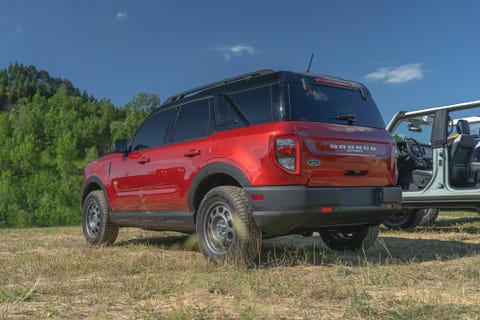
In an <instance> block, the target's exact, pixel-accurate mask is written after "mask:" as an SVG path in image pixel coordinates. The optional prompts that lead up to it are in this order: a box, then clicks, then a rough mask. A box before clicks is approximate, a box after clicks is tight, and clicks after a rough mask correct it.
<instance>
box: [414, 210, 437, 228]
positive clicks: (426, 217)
mask: <svg viewBox="0 0 480 320" xmlns="http://www.w3.org/2000/svg"><path fill="white" fill-rule="evenodd" d="M423 211H424V213H423V216H422V219H421V220H420V222H419V223H418V225H419V226H429V225H431V224H432V223H433V222H434V221H435V220H436V219H437V217H438V214H439V213H440V209H437V208H429V209H423Z"/></svg>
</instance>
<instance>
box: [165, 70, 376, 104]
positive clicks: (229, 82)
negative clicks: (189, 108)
mask: <svg viewBox="0 0 480 320" xmlns="http://www.w3.org/2000/svg"><path fill="white" fill-rule="evenodd" d="M302 79H303V80H302ZM302 81H307V82H308V83H320V84H324V85H333V86H341V87H349V88H352V89H357V90H360V89H362V90H363V91H365V92H368V89H367V88H366V87H365V86H364V85H362V84H361V83H358V82H355V81H351V80H346V79H342V78H338V77H332V76H327V75H320V74H315V73H307V72H292V71H274V70H271V69H263V70H258V71H254V72H249V73H246V74H242V75H239V76H235V77H231V78H228V79H224V80H220V81H217V82H213V83H209V84H206V85H203V86H200V87H197V88H193V89H190V90H187V91H184V92H181V93H178V94H176V95H173V96H171V97H170V98H168V99H167V100H165V102H164V103H163V105H166V104H169V103H173V102H180V101H183V100H184V99H187V98H189V99H188V100H191V99H190V98H192V99H195V98H200V97H203V96H208V95H212V94H215V93H220V92H231V91H236V90H239V89H242V88H244V87H246V85H247V83H248V87H251V86H256V85H261V84H263V83H265V84H266V83H272V82H298V83H300V82H302Z"/></svg>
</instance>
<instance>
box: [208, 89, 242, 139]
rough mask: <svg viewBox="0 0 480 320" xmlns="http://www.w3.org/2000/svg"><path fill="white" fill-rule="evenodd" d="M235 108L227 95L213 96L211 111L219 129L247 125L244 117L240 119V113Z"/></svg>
mask: <svg viewBox="0 0 480 320" xmlns="http://www.w3.org/2000/svg"><path fill="white" fill-rule="evenodd" d="M235 109H236V108H235V105H234V104H233V103H232V102H231V101H230V99H229V98H228V96H226V95H224V94H220V95H218V96H216V97H214V99H213V113H214V115H215V122H216V125H217V129H218V130H219V131H222V130H228V129H235V128H241V127H243V126H245V125H248V122H247V123H246V119H242V115H241V113H240V112H239V111H238V110H235Z"/></svg>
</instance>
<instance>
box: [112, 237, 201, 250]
mask: <svg viewBox="0 0 480 320" xmlns="http://www.w3.org/2000/svg"><path fill="white" fill-rule="evenodd" d="M192 237H194V236H190V235H184V234H178V235H166V236H159V237H146V238H133V239H128V240H123V241H119V242H116V243H115V245H116V246H129V245H144V246H153V247H159V248H162V249H167V250H172V251H179V250H182V251H183V250H192V249H195V248H196V245H195V241H196V239H193V238H192ZM189 243H191V244H189Z"/></svg>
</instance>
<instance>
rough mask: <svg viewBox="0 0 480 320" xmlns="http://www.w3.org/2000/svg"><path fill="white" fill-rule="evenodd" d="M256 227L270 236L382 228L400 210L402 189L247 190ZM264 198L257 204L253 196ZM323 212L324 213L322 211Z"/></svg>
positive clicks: (291, 187) (272, 188) (263, 188)
mask: <svg viewBox="0 0 480 320" xmlns="http://www.w3.org/2000/svg"><path fill="white" fill-rule="evenodd" d="M244 189H245V191H246V193H247V195H248V197H249V200H250V203H251V205H252V207H253V217H254V219H255V222H256V224H257V226H258V227H259V228H260V229H261V230H262V231H263V232H264V233H265V234H267V235H280V234H287V233H291V232H294V231H296V230H302V229H309V230H312V229H314V230H320V229H326V230H328V229H331V230H335V229H341V228H348V227H355V226H365V225H370V226H374V225H379V224H380V223H382V222H383V221H385V220H386V219H388V218H389V217H390V216H391V215H393V214H394V213H395V212H397V211H398V210H400V207H401V200H402V190H401V188H400V187H338V188H318V187H317V188H312V187H304V186H282V187H245V188H244ZM257 194H262V195H263V200H261V201H254V200H252V195H257ZM322 209H323V210H322Z"/></svg>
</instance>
